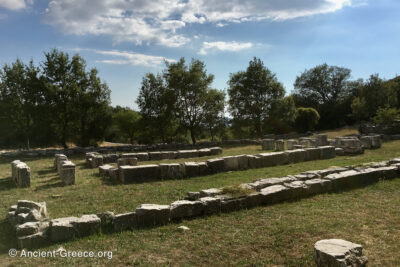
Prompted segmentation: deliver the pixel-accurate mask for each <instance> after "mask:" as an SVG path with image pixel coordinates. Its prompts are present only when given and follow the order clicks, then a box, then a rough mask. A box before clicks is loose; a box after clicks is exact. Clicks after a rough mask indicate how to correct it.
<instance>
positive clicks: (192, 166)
mask: <svg viewBox="0 0 400 267" xmlns="http://www.w3.org/2000/svg"><path fill="white" fill-rule="evenodd" d="M184 168H185V177H195V176H199V174H200V173H199V170H200V168H199V165H198V164H197V163H196V162H185V163H184Z"/></svg>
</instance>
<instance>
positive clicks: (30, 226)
mask: <svg viewBox="0 0 400 267" xmlns="http://www.w3.org/2000/svg"><path fill="white" fill-rule="evenodd" d="M39 230H40V223H39V222H27V223H24V224H19V225H18V226H17V227H16V229H15V231H16V235H17V237H21V236H27V235H33V234H37V233H39Z"/></svg>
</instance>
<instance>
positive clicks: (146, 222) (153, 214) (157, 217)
mask: <svg viewBox="0 0 400 267" xmlns="http://www.w3.org/2000/svg"><path fill="white" fill-rule="evenodd" d="M169 216H170V206H169V205H157V204H142V205H140V206H139V207H137V208H136V220H137V224H138V226H144V227H146V226H154V225H163V224H167V223H168V222H169Z"/></svg>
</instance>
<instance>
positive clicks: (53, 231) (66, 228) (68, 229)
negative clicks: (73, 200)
mask: <svg viewBox="0 0 400 267" xmlns="http://www.w3.org/2000/svg"><path fill="white" fill-rule="evenodd" d="M76 220H78V218H77V217H66V218H59V219H54V220H51V222H50V237H51V241H52V242H60V241H67V240H71V239H73V238H74V237H75V229H74V226H73V224H72V223H73V222H74V221H76Z"/></svg>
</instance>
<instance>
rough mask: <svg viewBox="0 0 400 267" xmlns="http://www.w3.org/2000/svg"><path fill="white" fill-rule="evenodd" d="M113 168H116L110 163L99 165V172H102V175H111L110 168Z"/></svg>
mask: <svg viewBox="0 0 400 267" xmlns="http://www.w3.org/2000/svg"><path fill="white" fill-rule="evenodd" d="M113 168H114V166H112V165H108V164H106V165H102V166H99V174H100V176H103V177H109V176H110V173H109V172H110V169H113Z"/></svg>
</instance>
